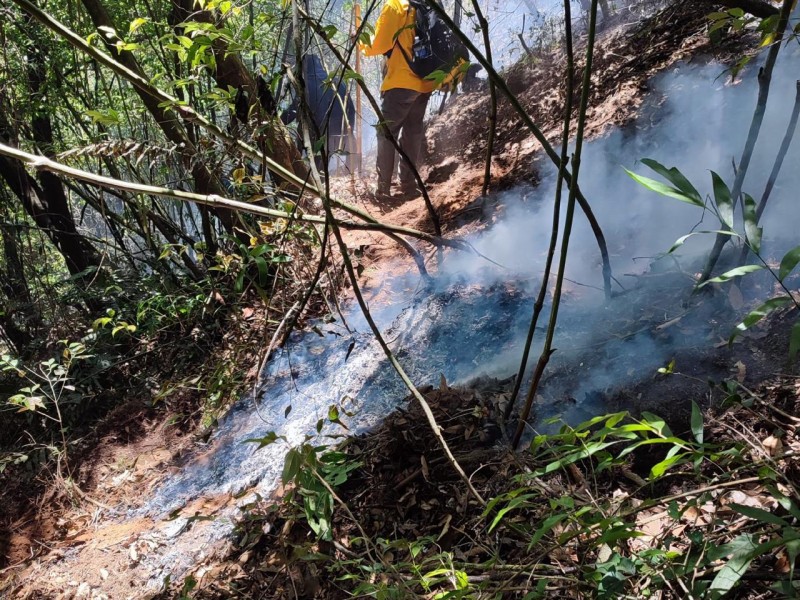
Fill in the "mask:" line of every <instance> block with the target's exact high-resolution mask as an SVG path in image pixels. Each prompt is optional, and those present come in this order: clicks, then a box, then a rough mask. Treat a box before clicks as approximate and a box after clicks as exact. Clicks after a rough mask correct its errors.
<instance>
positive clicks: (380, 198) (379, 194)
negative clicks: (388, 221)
mask: <svg viewBox="0 0 800 600" xmlns="http://www.w3.org/2000/svg"><path fill="white" fill-rule="evenodd" d="M369 195H370V197H371V198H372V199H373V200H374V201H375V202H377V203H378V204H384V203H386V202H391V201H392V194H391V192H390V191H389V190H388V189H386V188H384V187H382V186H380V185H375V186H372V187H370V189H369Z"/></svg>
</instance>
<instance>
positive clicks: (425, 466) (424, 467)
mask: <svg viewBox="0 0 800 600" xmlns="http://www.w3.org/2000/svg"><path fill="white" fill-rule="evenodd" d="M419 462H420V463H421V464H422V476H423V477H424V478H425V481H430V480H431V473H430V471H429V470H428V461H427V460H425V456H423V455H420V457H419Z"/></svg>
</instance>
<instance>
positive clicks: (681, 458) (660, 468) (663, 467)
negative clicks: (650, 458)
mask: <svg viewBox="0 0 800 600" xmlns="http://www.w3.org/2000/svg"><path fill="white" fill-rule="evenodd" d="M685 461H686V454H676V455H675V456H669V457H667V458H665V459H664V460H662V461H661V462H660V463H657V464H655V465H653V466H652V467H651V468H650V479H658V478H659V477H661V476H662V475H664V473H666V472H667V471H668V470H669V469H670V468H672V467H674V466H675V465H678V464H681V463H683V462H685Z"/></svg>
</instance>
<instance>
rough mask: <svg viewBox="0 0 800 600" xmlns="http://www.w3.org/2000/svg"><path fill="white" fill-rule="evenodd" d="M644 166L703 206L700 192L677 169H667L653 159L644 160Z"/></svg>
mask: <svg viewBox="0 0 800 600" xmlns="http://www.w3.org/2000/svg"><path fill="white" fill-rule="evenodd" d="M641 162H642V164H643V165H646V166H648V167H650V168H651V169H653V171H655V172H656V173H658V174H659V175H661V176H662V177H663V178H664V179H666V180H667V181H669V182H670V183H671V184H672V185H674V186H675V187H676V188H678V189H679V190H680V191H681V192H683V193H684V194H686V195H687V196H689V197H691V198H693V199H694V200H696V201H697V202H698V203H699V204H701V205H702V204H703V197H702V196H701V195H700V192H698V191H697V188H695V187H694V186H693V185H692V183H691V182H690V181H689V180H688V179H686V177H685V176H684V175H683V173H681V172H680V171H679V170H678V169H677V168H675V167H671V168H669V169H668V168H667V167H665V166H664V165H662V164H661V163H659V162H658V161H655V160H653V159H652V158H643V159H642V161H641Z"/></svg>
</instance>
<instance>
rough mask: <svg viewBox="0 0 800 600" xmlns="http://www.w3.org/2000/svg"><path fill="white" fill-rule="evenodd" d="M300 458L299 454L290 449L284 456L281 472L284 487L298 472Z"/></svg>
mask: <svg viewBox="0 0 800 600" xmlns="http://www.w3.org/2000/svg"><path fill="white" fill-rule="evenodd" d="M301 460H302V457H301V456H300V453H299V452H298V451H297V450H295V449H294V448H292V449H291V450H289V452H288V453H287V454H286V460H285V461H284V463H283V472H282V473H281V481H282V482H283V484H284V485H286V484H287V483H289V482H290V481H292V480H293V479H294V478H295V476H296V475H297V473H298V471H300V462H301Z"/></svg>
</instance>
